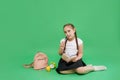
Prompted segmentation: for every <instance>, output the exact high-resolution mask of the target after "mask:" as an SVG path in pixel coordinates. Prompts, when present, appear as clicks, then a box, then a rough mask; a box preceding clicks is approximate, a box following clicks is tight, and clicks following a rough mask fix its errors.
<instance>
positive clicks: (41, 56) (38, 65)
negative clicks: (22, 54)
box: [24, 52, 48, 70]
mask: <svg viewBox="0 0 120 80" xmlns="http://www.w3.org/2000/svg"><path fill="white" fill-rule="evenodd" d="M47 66H48V57H47V55H46V54H45V53H42V52H38V53H36V55H35V56H34V61H33V62H32V63H31V64H25V65H24V67H25V68H30V67H33V68H34V69H35V70H39V69H44V68H46V67H47Z"/></svg>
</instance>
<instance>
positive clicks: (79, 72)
mask: <svg viewBox="0 0 120 80" xmlns="http://www.w3.org/2000/svg"><path fill="white" fill-rule="evenodd" d="M75 71H76V73H78V74H85V73H86V71H85V68H84V67H79V68H77V69H76V70H75Z"/></svg>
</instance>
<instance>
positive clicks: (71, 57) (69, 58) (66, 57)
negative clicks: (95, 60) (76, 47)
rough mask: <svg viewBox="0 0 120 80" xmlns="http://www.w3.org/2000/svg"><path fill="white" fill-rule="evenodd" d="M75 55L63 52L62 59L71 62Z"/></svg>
mask: <svg viewBox="0 0 120 80" xmlns="http://www.w3.org/2000/svg"><path fill="white" fill-rule="evenodd" d="M76 57H77V56H76V55H74V56H68V55H67V54H65V53H64V54H63V55H62V59H63V60H65V61H66V62H71V61H72V60H73V59H75V58H76Z"/></svg>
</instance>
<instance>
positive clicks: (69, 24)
mask: <svg viewBox="0 0 120 80" xmlns="http://www.w3.org/2000/svg"><path fill="white" fill-rule="evenodd" d="M66 26H71V27H72V28H73V29H74V28H75V26H74V25H73V24H71V23H68V24H65V25H64V26H63V29H64V28H65V27H66ZM75 40H76V46H77V50H78V48H79V47H78V40H77V33H76V31H75ZM66 43H67V37H65V47H64V50H63V52H65V49H66Z"/></svg>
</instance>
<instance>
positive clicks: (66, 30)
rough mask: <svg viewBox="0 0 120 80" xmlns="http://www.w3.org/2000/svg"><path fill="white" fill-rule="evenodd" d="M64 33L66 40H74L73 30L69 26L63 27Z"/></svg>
mask: <svg viewBox="0 0 120 80" xmlns="http://www.w3.org/2000/svg"><path fill="white" fill-rule="evenodd" d="M64 33H65V35H66V37H67V39H68V40H73V39H74V38H75V28H73V27H72V26H70V25H69V26H65V27H64Z"/></svg>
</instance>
